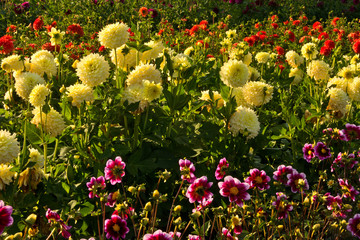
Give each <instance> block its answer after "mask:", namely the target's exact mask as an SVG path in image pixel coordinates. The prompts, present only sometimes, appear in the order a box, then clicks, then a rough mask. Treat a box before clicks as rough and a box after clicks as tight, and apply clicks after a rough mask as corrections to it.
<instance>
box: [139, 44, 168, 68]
mask: <svg viewBox="0 0 360 240" xmlns="http://www.w3.org/2000/svg"><path fill="white" fill-rule="evenodd" d="M145 45H146V46H148V47H150V48H151V49H150V50H147V51H145V52H143V53H142V54H141V57H140V60H141V61H142V62H144V63H146V62H148V61H150V60H151V59H156V58H158V57H159V55H160V53H162V51H163V50H164V45H163V43H162V41H161V40H160V41H150V42H147V43H145Z"/></svg>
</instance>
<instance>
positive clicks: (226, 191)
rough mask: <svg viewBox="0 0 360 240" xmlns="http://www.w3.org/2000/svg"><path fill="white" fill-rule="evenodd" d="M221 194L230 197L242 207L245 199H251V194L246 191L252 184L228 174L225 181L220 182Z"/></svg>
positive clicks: (230, 199)
mask: <svg viewBox="0 0 360 240" xmlns="http://www.w3.org/2000/svg"><path fill="white" fill-rule="evenodd" d="M218 186H219V188H220V195H221V196H223V197H228V198H229V201H230V202H235V203H236V204H237V205H238V206H239V207H242V205H243V203H244V201H247V200H249V199H250V194H249V193H248V192H246V191H247V190H248V189H249V188H250V185H249V184H247V183H241V182H240V181H239V179H237V178H233V177H231V176H226V177H225V178H224V182H219V183H218Z"/></svg>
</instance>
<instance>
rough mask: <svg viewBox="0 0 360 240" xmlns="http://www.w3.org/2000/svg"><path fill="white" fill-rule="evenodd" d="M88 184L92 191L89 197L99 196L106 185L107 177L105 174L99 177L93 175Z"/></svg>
mask: <svg viewBox="0 0 360 240" xmlns="http://www.w3.org/2000/svg"><path fill="white" fill-rule="evenodd" d="M86 186H87V187H88V190H89V191H90V193H89V198H93V197H94V196H95V197H99V194H100V193H101V191H102V190H103V189H105V187H106V184H105V178H104V177H103V176H100V177H98V178H95V177H92V178H91V179H90V182H87V183H86Z"/></svg>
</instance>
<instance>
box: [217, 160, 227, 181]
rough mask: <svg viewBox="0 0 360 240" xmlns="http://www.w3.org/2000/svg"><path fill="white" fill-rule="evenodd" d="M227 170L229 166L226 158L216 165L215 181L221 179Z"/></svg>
mask: <svg viewBox="0 0 360 240" xmlns="http://www.w3.org/2000/svg"><path fill="white" fill-rule="evenodd" d="M227 168H229V164H228V163H227V161H226V158H222V159H220V161H219V164H218V165H217V167H216V170H215V178H216V180H220V179H223V177H224V176H225V174H226V172H225V169H227Z"/></svg>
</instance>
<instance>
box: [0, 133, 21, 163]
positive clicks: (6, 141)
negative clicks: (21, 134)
mask: <svg viewBox="0 0 360 240" xmlns="http://www.w3.org/2000/svg"><path fill="white" fill-rule="evenodd" d="M19 153H20V145H19V142H18V141H17V139H16V134H15V133H13V134H11V133H10V132H9V131H7V130H0V164H1V163H11V162H12V161H13V160H14V158H16V157H17V156H18V155H19Z"/></svg>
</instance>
